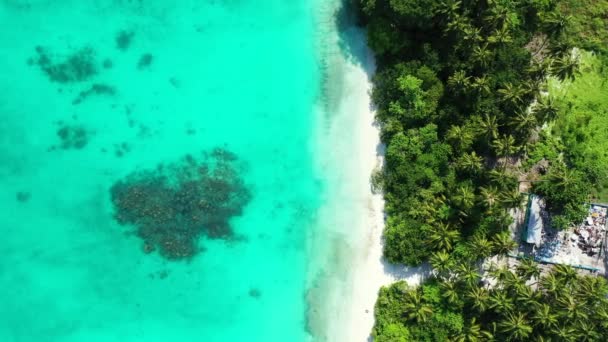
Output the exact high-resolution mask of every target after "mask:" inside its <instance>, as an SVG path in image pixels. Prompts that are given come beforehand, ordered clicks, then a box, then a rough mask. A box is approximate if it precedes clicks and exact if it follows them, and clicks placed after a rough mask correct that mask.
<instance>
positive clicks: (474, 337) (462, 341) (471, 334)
mask: <svg viewBox="0 0 608 342" xmlns="http://www.w3.org/2000/svg"><path fill="white" fill-rule="evenodd" d="M484 339H487V340H491V339H492V334H491V333H490V332H489V331H486V330H482V329H481V325H480V324H479V323H477V319H476V318H475V317H473V318H472V319H471V321H470V322H469V324H465V326H464V328H463V329H462V331H461V332H460V333H459V334H458V335H457V336H456V338H455V339H454V341H456V342H467V341H468V342H477V341H482V340H484Z"/></svg>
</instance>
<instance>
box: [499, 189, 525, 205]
mask: <svg viewBox="0 0 608 342" xmlns="http://www.w3.org/2000/svg"><path fill="white" fill-rule="evenodd" d="M499 199H500V203H501V204H502V205H503V206H504V207H505V208H521V206H522V204H523V201H524V199H525V196H524V195H523V194H522V193H521V192H519V191H518V190H514V191H503V192H501V193H500V197H499Z"/></svg>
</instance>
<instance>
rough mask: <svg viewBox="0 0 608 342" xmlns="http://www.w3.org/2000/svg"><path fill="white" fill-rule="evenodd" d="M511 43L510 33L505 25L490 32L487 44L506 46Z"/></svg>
mask: <svg viewBox="0 0 608 342" xmlns="http://www.w3.org/2000/svg"><path fill="white" fill-rule="evenodd" d="M512 41H513V37H511V31H510V30H509V27H508V26H507V25H503V26H502V27H500V28H497V29H496V30H494V32H492V34H491V35H490V36H489V37H488V43H492V44H507V43H511V42H512Z"/></svg>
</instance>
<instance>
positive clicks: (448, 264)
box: [430, 251, 454, 274]
mask: <svg viewBox="0 0 608 342" xmlns="http://www.w3.org/2000/svg"><path fill="white" fill-rule="evenodd" d="M430 263H431V266H432V267H433V269H434V270H435V271H437V272H438V273H440V274H443V273H444V272H447V271H449V270H450V269H451V268H452V266H453V264H454V261H453V260H452V258H451V257H450V254H448V253H447V252H444V251H439V252H435V253H433V254H431V258H430Z"/></svg>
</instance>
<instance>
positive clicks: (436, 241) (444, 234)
mask: <svg viewBox="0 0 608 342" xmlns="http://www.w3.org/2000/svg"><path fill="white" fill-rule="evenodd" d="M429 233H430V234H429V244H430V245H431V247H433V248H437V249H439V250H444V251H450V250H451V249H452V248H453V247H454V244H455V243H456V242H457V241H458V240H459V239H460V232H459V231H457V230H455V229H452V228H451V227H450V225H449V224H445V223H439V224H436V225H434V226H432V227H431V230H430V232H429Z"/></svg>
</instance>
